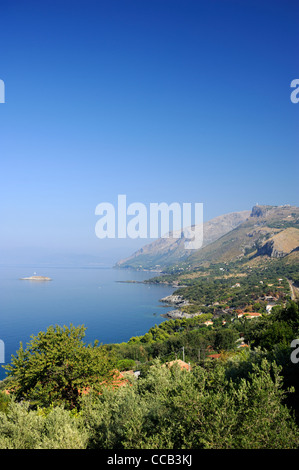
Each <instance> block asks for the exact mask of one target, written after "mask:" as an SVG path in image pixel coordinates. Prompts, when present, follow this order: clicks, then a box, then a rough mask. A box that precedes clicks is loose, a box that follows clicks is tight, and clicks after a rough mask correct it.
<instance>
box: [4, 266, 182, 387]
mask: <svg viewBox="0 0 299 470" xmlns="http://www.w3.org/2000/svg"><path fill="white" fill-rule="evenodd" d="M34 271H35V272H34ZM34 271H33V269H32V267H24V266H22V267H15V266H14V267H4V266H2V267H0V339H1V340H2V341H3V342H4V347H5V356H4V361H5V364H7V363H9V362H10V360H11V355H12V354H15V353H16V351H17V350H18V349H19V346H20V342H22V343H23V345H24V346H26V343H27V342H29V341H30V336H31V335H36V334H37V333H38V332H39V331H46V329H47V328H48V326H50V325H60V326H63V325H67V326H69V325H70V324H73V325H75V326H78V325H84V326H85V327H86V328H87V330H86V336H85V339H84V341H85V342H86V343H91V342H93V341H94V340H96V339H97V340H99V342H100V343H103V344H105V343H118V342H123V341H128V340H129V339H130V338H131V337H132V336H137V335H142V334H144V333H146V332H147V331H148V330H149V329H150V328H151V327H152V326H154V325H155V324H157V325H158V324H160V323H161V322H163V321H165V319H164V318H163V317H161V313H165V312H166V311H167V310H171V308H170V307H163V304H162V303H161V302H159V300H160V299H161V298H162V297H165V296H166V295H169V294H171V293H172V292H173V291H174V289H173V288H172V287H168V286H161V285H146V284H142V283H124V282H118V281H128V280H135V281H143V280H145V279H149V278H150V277H153V276H154V274H153V273H148V272H141V271H138V272H136V271H130V270H119V269H113V268H62V267H60V268H58V267H56V268H54V267H51V268H35V270H34ZM34 273H36V275H40V276H47V277H50V278H51V279H52V280H51V281H42V282H37V281H25V280H20V278H22V277H28V276H32V275H34ZM5 376H6V372H5V370H4V369H3V367H0V380H2V379H3V378H4V377H5Z"/></svg>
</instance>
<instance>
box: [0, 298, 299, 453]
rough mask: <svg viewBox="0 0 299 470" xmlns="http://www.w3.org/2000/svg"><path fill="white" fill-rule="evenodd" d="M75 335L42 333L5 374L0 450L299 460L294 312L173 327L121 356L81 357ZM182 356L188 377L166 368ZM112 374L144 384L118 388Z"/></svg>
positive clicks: (93, 350)
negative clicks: (286, 455)
mask: <svg viewBox="0 0 299 470" xmlns="http://www.w3.org/2000/svg"><path fill="white" fill-rule="evenodd" d="M84 331H85V329H84V328H83V327H74V326H71V327H69V328H68V327H64V328H61V327H55V328H54V327H50V328H49V329H48V330H47V331H46V332H45V333H43V332H41V333H39V335H37V336H36V337H33V338H32V340H31V342H30V343H29V344H28V346H27V348H26V349H23V347H21V348H20V350H19V351H18V352H17V355H16V356H15V357H13V358H12V361H11V364H10V365H9V366H6V368H7V371H8V373H9V376H8V378H7V379H5V380H4V381H3V382H2V384H1V388H2V390H4V389H6V390H7V389H9V390H10V394H9V395H7V394H5V393H3V392H0V448H25V449H26V448H27V449H29V448H34V449H35V448H85V449H87V448H96V449H101V448H102V449H105V448H106V449H142V448H151V449H165V448H169V449H172V448H174V449H192V448H194V449H195V448H214V449H218V448H219V449H220V448H221V449H228V448H232V449H235V448H240V449H244V448H272V449H273V448H298V444H299V428H298V423H299V410H298V403H299V400H298V397H299V394H298V391H299V381H298V367H299V363H298V364H297V363H294V362H292V361H291V359H290V355H291V353H292V351H293V349H292V348H291V346H290V345H291V342H292V340H293V339H295V338H299V306H298V304H297V303H295V302H289V303H288V304H287V305H286V307H283V306H277V307H275V308H274V309H273V312H272V313H271V314H269V315H266V314H265V315H263V316H262V317H261V318H258V319H257V320H248V319H246V318H240V319H238V318H234V319H233V321H227V322H226V323H225V324H223V323H222V320H221V321H220V320H219V321H217V320H216V321H215V322H214V323H213V326H212V327H207V326H206V325H205V324H204V323H203V322H202V321H200V317H194V318H192V319H188V320H186V319H184V320H170V321H167V322H164V323H162V324H161V325H159V326H156V327H154V328H152V329H151V330H150V331H149V332H148V333H147V334H146V335H144V336H141V337H137V338H132V339H131V341H129V342H128V343H123V344H115V345H98V344H96V343H95V344H93V345H85V344H84V343H83V338H84ZM241 335H242V337H244V338H245V339H246V341H247V342H248V343H249V344H250V347H247V348H238V347H237V345H238V344H239V343H238V339H239V338H240V336H241ZM236 341H237V342H236ZM183 351H184V354H185V357H184V358H185V361H188V362H190V364H191V371H186V370H180V368H179V367H178V366H177V365H176V364H175V365H174V366H173V367H171V368H169V367H165V362H166V361H169V360H172V359H175V357H178V358H182V352H183ZM213 351H217V352H220V353H221V354H220V360H217V359H216V360H213V359H209V357H208V356H209V354H210V352H213ZM116 367H119V368H122V370H125V369H127V370H128V369H129V368H133V369H139V370H140V371H141V375H140V377H139V378H138V379H136V378H134V377H133V376H132V378H131V379H128V383H127V384H125V386H120V387H115V386H113V380H112V375H113V373H112V371H113V370H114V368H116ZM86 388H88V391H89V393H87V394H83V393H81V392H82V390H84V389H86Z"/></svg>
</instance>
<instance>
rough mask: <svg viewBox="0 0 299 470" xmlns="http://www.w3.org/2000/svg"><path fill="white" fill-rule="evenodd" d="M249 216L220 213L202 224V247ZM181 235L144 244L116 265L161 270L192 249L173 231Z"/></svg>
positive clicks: (242, 213)
mask: <svg viewBox="0 0 299 470" xmlns="http://www.w3.org/2000/svg"><path fill="white" fill-rule="evenodd" d="M249 216H250V211H247V210H246V211H242V212H233V213H230V214H225V215H221V216H219V217H216V218H214V219H212V220H210V221H208V222H205V223H204V224H203V245H202V248H203V247H205V246H207V245H209V244H211V243H213V242H214V241H215V240H217V239H219V238H220V237H222V236H223V235H225V234H226V233H228V232H231V230H233V229H234V228H236V227H238V226H239V225H240V224H242V223H243V222H244V221H245V220H247V219H248V217H249ZM200 229H201V227H199V226H195V227H194V226H193V227H192V230H200ZM174 234H178V235H181V238H175V237H174V236H173V234H170V237H169V238H159V239H158V240H155V241H154V242H152V243H150V244H148V245H146V246H144V247H143V248H141V249H140V250H138V251H136V252H135V253H133V254H132V256H130V257H128V258H126V259H123V260H120V261H119V262H118V263H117V264H116V266H117V267H120V268H135V269H151V270H155V269H156V270H162V269H163V268H165V267H167V266H171V265H173V264H176V263H180V262H182V261H184V260H186V259H187V258H188V257H189V256H190V255H191V254H192V252H193V251H196V252H197V251H200V250H201V249H202V248H201V249H200V250H186V249H185V246H184V243H185V241H186V238H185V237H184V234H183V233H181V234H180V233H178V232H174Z"/></svg>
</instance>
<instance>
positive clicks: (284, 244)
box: [257, 227, 299, 258]
mask: <svg viewBox="0 0 299 470" xmlns="http://www.w3.org/2000/svg"><path fill="white" fill-rule="evenodd" d="M298 248H299V230H298V229H297V228H294V227H290V228H287V229H285V230H282V231H281V232H279V233H277V234H276V235H274V236H273V237H271V238H270V239H269V240H267V241H266V242H265V243H264V244H263V245H262V246H261V248H260V249H259V250H258V252H257V255H258V256H264V255H266V256H270V257H271V258H284V257H285V256H287V255H288V254H290V253H291V252H292V251H295V250H298Z"/></svg>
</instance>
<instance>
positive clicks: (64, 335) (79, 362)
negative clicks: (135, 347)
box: [5, 325, 114, 408]
mask: <svg viewBox="0 0 299 470" xmlns="http://www.w3.org/2000/svg"><path fill="white" fill-rule="evenodd" d="M85 330H86V328H84V327H83V326H79V327H74V326H73V325H70V327H66V326H65V327H63V328H62V327H60V326H55V327H53V326H50V327H49V328H48V329H47V331H46V332H39V333H38V335H37V336H32V339H31V341H30V342H29V343H28V345H27V348H26V349H24V348H23V345H22V343H21V345H20V349H19V350H18V351H17V355H16V356H12V360H11V364H9V365H7V366H5V368H6V369H7V371H8V372H9V376H10V377H12V378H13V379H14V382H15V385H14V393H15V396H16V399H17V400H20V399H25V400H30V401H31V403H32V404H35V405H39V406H49V405H51V404H56V405H57V404H62V403H64V404H65V405H66V406H67V407H69V408H73V407H76V406H77V405H78V399H79V396H80V391H82V390H83V389H85V388H86V387H91V388H94V389H100V388H101V382H102V381H103V379H105V380H109V377H110V371H111V370H112V368H113V366H114V362H113V361H112V360H111V357H109V356H108V354H107V352H106V351H105V349H104V348H101V347H97V343H95V344H94V345H88V346H86V345H85V344H84V342H83V338H84V336H85Z"/></svg>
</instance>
